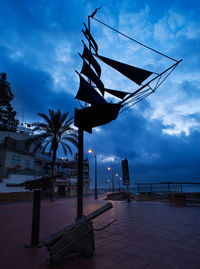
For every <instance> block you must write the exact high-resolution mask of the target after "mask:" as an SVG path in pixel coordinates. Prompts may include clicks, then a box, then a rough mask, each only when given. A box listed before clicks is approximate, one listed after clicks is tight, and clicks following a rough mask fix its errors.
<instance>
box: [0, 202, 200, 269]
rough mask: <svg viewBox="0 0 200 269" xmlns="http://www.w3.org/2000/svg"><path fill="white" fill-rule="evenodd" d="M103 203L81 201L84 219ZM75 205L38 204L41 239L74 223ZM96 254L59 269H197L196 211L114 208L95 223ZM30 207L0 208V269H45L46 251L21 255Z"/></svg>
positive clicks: (199, 225) (199, 211)
mask: <svg viewBox="0 0 200 269" xmlns="http://www.w3.org/2000/svg"><path fill="white" fill-rule="evenodd" d="M106 202H107V201H104V200H102V199H99V200H98V201H94V199H93V197H85V198H84V214H85V215H87V214H88V213H90V212H92V211H93V210H96V209H97V208H99V207H101V206H102V205H104V204H105V203H106ZM75 216H76V199H75V198H70V199H65V200H57V201H56V202H54V203H51V202H49V201H43V202H42V204H41V225H40V239H43V238H45V237H47V236H49V235H50V234H52V233H54V232H57V231H58V230H60V229H62V228H64V227H65V226H67V225H69V224H71V223H73V222H74V217H75ZM115 218H117V221H116V222H115V223H113V224H112V225H111V226H109V227H108V228H106V229H105V230H103V231H100V232H95V245H96V251H95V253H94V255H93V256H92V257H91V258H87V259H86V258H81V257H79V258H75V259H71V260H69V261H68V262H66V263H64V264H62V265H61V266H60V267H59V268H60V269H62V268H68V269H71V268H73V269H74V268H76V269H79V268H82V269H104V268H105V269H110V268H112V269H124V268H133V269H140V268H142V269H143V268H145V269H146V268H148V269H166V268H174V269H175V268H184V269H187V268H188V269H195V268H196V269H199V268H200V205H191V206H190V205H187V206H175V205H168V204H162V203H159V202H154V203H153V202H152V203H150V202H149V203H148V202H146V203H145V202H131V203H127V202H120V201H116V202H113V209H111V210H109V211H107V212H106V213H105V214H103V215H102V216H99V217H98V218H96V219H95V220H94V222H93V223H94V227H95V228H101V227H102V226H104V225H105V224H107V223H108V222H110V221H112V220H113V219H115ZM31 219H32V202H23V203H12V204H4V205H0V240H1V248H0V268H2V269H15V268H16V269H18V268H19V269H25V268H26V269H27V268H29V269H40V268H41V269H42V268H44V269H47V268H49V266H48V265H46V264H45V260H47V259H48V257H49V255H48V251H47V249H46V247H43V248H40V249H39V248H32V249H30V248H29V249H25V248H24V245H26V244H29V243H30V235H31Z"/></svg>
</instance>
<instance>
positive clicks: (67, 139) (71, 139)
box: [63, 136, 78, 147]
mask: <svg viewBox="0 0 200 269" xmlns="http://www.w3.org/2000/svg"><path fill="white" fill-rule="evenodd" d="M63 140H66V141H69V142H70V143H72V144H73V145H74V146H76V147H78V141H77V139H74V138H73V137H69V136H66V137H64V138H63Z"/></svg>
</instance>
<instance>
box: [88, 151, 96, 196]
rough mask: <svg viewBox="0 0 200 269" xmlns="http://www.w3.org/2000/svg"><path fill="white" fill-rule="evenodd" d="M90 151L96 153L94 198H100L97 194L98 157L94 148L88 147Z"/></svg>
mask: <svg viewBox="0 0 200 269" xmlns="http://www.w3.org/2000/svg"><path fill="white" fill-rule="evenodd" d="M88 153H93V154H94V159H95V178H94V198H95V200H97V199H98V195H97V157H96V154H95V152H94V150H93V149H88Z"/></svg>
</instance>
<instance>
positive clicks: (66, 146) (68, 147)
mask: <svg viewBox="0 0 200 269" xmlns="http://www.w3.org/2000/svg"><path fill="white" fill-rule="evenodd" d="M61 145H62V146H63V147H65V150H66V148H67V150H68V151H69V153H70V154H71V155H72V154H73V153H72V150H71V148H70V146H69V145H67V144H65V143H64V142H61ZM65 155H67V152H66V154H65Z"/></svg>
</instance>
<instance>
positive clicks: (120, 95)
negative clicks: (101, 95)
mask: <svg viewBox="0 0 200 269" xmlns="http://www.w3.org/2000/svg"><path fill="white" fill-rule="evenodd" d="M104 91H105V92H108V93H109V94H112V95H114V96H116V97H118V98H120V99H124V97H125V96H126V95H127V94H130V93H129V92H122V91H116V90H111V89H107V88H104Z"/></svg>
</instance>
